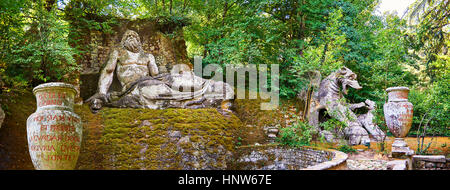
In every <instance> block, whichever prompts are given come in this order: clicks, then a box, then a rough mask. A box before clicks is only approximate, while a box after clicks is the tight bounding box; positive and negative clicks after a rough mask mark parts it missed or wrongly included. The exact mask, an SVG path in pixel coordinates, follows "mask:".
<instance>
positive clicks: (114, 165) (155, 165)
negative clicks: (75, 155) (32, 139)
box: [77, 106, 242, 169]
mask: <svg viewBox="0 0 450 190" xmlns="http://www.w3.org/2000/svg"><path fill="white" fill-rule="evenodd" d="M77 112H79V114H80V115H81V116H82V118H83V123H84V131H83V132H84V134H83V144H82V149H81V150H82V152H81V154H80V157H79V160H78V165H77V168H78V169H226V168H227V164H226V163H227V160H229V159H230V158H231V155H232V152H233V151H234V146H235V144H236V134H237V132H238V131H239V129H240V128H241V127H242V123H241V122H240V120H239V119H238V118H237V117H236V116H234V115H231V116H223V115H221V114H220V113H219V112H217V110H216V109H165V110H151V109H123V108H105V109H103V110H102V111H101V112H100V113H99V114H97V115H94V114H91V113H90V112H89V108H88V107H87V106H80V107H78V108H77Z"/></svg>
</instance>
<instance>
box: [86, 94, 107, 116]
mask: <svg viewBox="0 0 450 190" xmlns="http://www.w3.org/2000/svg"><path fill="white" fill-rule="evenodd" d="M107 102H108V96H107V95H106V94H100V93H96V94H94V95H93V96H91V97H90V98H89V99H87V100H86V101H85V103H89V107H90V108H91V112H92V113H97V112H98V111H100V109H102V107H103V105H104V104H105V103H107Z"/></svg>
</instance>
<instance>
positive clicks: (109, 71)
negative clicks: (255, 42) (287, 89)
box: [86, 30, 234, 113]
mask: <svg viewBox="0 0 450 190" xmlns="http://www.w3.org/2000/svg"><path fill="white" fill-rule="evenodd" d="M175 68H176V67H175ZM114 74H116V76H117V79H118V80H119V82H120V84H121V86H122V90H121V91H120V92H109V91H108V90H109V87H110V86H111V83H112V81H113V77H114ZM233 97H234V91H233V89H232V87H231V86H230V85H228V84H227V83H224V82H222V81H213V80H206V79H203V78H201V77H198V76H195V75H194V73H193V72H192V71H190V70H189V71H186V70H182V71H175V70H172V72H171V73H165V74H160V73H159V71H158V66H157V65H156V61H155V58H154V56H153V55H152V54H148V53H145V52H144V51H143V49H142V46H141V42H140V39H139V35H138V34H137V33H136V32H135V31H132V30H127V31H126V32H125V34H124V35H123V37H122V41H121V45H120V47H118V48H115V49H113V50H112V52H111V53H110V56H109V58H108V61H107V63H106V65H105V67H104V68H103V70H102V71H101V75H100V79H99V82H98V92H97V93H96V94H94V95H93V96H92V97H90V98H89V99H88V100H87V101H86V102H88V103H90V108H91V111H92V112H93V113H96V112H98V111H99V110H100V109H101V108H102V107H103V106H109V107H122V108H123V107H130V108H149V109H164V108H191V109H195V108H205V107H214V108H218V109H219V111H221V113H226V112H229V108H230V106H231V100H232V99H233ZM223 111H225V112H223Z"/></svg>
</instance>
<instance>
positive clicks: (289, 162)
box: [229, 145, 347, 170]
mask: <svg viewBox="0 0 450 190" xmlns="http://www.w3.org/2000/svg"><path fill="white" fill-rule="evenodd" d="M337 152H339V151H337ZM340 153H341V152H339V153H338V154H339V158H340V159H342V158H343V160H341V162H339V163H338V162H334V161H333V158H335V157H336V155H337V154H336V153H335V151H331V150H318V149H313V148H286V147H281V146H277V145H263V146H246V147H240V148H239V149H238V150H237V151H236V154H235V155H236V157H235V163H234V164H232V165H231V168H229V169H241V170H300V169H311V170H324V169H330V168H332V167H335V166H337V165H339V164H340V163H342V162H343V161H345V159H346V158H347V157H346V155H345V154H344V153H342V154H344V155H345V156H343V155H340ZM332 161H333V162H332Z"/></svg>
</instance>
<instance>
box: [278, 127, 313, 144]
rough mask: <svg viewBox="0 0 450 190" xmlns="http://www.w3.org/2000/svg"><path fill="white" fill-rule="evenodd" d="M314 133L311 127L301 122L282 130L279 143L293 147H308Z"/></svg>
mask: <svg viewBox="0 0 450 190" xmlns="http://www.w3.org/2000/svg"><path fill="white" fill-rule="evenodd" d="M312 133H313V130H312V127H311V126H310V125H308V124H307V123H305V122H303V121H299V122H297V123H296V124H294V125H292V126H288V127H284V128H281V130H280V133H279V137H278V139H277V141H278V142H279V143H280V144H282V145H287V146H291V147H299V146H307V145H310V143H311V140H312Z"/></svg>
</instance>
